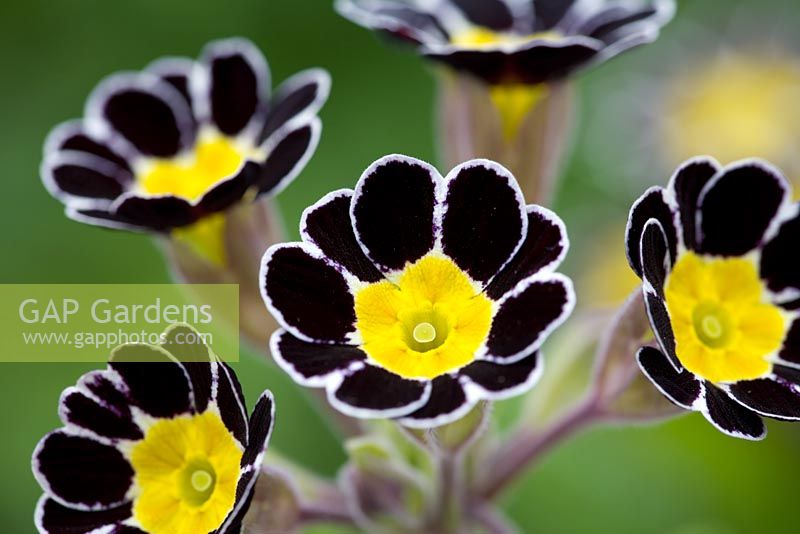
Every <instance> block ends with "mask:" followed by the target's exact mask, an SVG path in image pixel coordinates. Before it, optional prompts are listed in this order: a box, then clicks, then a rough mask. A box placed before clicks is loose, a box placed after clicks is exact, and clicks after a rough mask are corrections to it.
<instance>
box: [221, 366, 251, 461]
mask: <svg viewBox="0 0 800 534" xmlns="http://www.w3.org/2000/svg"><path fill="white" fill-rule="evenodd" d="M217 369H218V373H217V395H216V397H214V398H213V399H212V400H213V402H216V403H217V406H218V407H219V413H220V416H221V417H222V422H223V423H225V426H226V427H227V428H228V430H230V432H231V434H232V435H233V437H235V438H236V440H237V441H239V443H241V444H242V445H245V444H247V442H248V429H247V412H246V411H245V410H246V408H245V404H244V395H243V394H242V386H241V384H239V380H237V379H236V374H235V373H234V372H233V370H232V369H231V368H230V367H229V366H228V365H227V364H225V363H223V362H220V363H219V365H218V366H217Z"/></svg>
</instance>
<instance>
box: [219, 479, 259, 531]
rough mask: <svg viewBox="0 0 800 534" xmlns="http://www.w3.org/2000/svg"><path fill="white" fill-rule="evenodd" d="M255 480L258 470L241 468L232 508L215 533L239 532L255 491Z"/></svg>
mask: <svg viewBox="0 0 800 534" xmlns="http://www.w3.org/2000/svg"><path fill="white" fill-rule="evenodd" d="M257 480H258V470H256V469H254V468H253V467H251V466H247V467H246V468H244V469H242V472H241V474H240V475H239V482H238V483H237V484H236V496H235V501H234V505H233V510H231V512H230V513H229V514H228V517H226V518H225V521H223V522H222V525H220V527H219V529H217V530H216V531H215V534H241V532H242V521H243V520H244V517H245V514H246V513H247V510H249V509H250V504H251V503H252V501H253V492H254V491H255V485H256V481H257Z"/></svg>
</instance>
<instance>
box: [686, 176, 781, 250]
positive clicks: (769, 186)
mask: <svg viewBox="0 0 800 534" xmlns="http://www.w3.org/2000/svg"><path fill="white" fill-rule="evenodd" d="M788 195H789V186H788V184H787V182H786V179H785V178H784V177H783V176H781V175H780V173H779V172H778V171H777V170H776V169H773V168H771V167H769V166H768V165H767V164H765V163H762V162H758V161H748V162H745V163H741V164H738V165H735V166H731V167H728V168H726V169H725V170H724V171H723V172H722V173H720V174H718V175H717V176H715V177H714V178H713V179H712V180H711V181H710V182H709V183H708V184H707V185H706V187H705V188H704V189H703V191H702V192H701V194H700V201H699V206H700V213H699V216H698V217H699V219H698V224H699V226H700V235H699V238H700V241H699V249H700V251H701V252H703V253H706V254H717V255H721V256H740V255H742V254H746V253H747V252H749V251H751V250H753V249H754V248H756V247H757V246H759V245H761V244H762V240H763V238H764V233H765V232H766V231H767V228H768V227H769V225H770V223H772V220H773V219H774V218H775V216H776V214H777V213H778V210H779V209H780V207H781V206H782V205H783V203H784V202H785V201H786V200H787V198H788Z"/></svg>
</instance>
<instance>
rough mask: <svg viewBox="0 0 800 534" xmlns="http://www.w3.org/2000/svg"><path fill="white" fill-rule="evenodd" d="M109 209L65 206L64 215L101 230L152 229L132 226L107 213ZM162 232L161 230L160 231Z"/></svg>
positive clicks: (145, 230)
mask: <svg viewBox="0 0 800 534" xmlns="http://www.w3.org/2000/svg"><path fill="white" fill-rule="evenodd" d="M108 209H109V208H102V207H97V208H80V207H76V206H70V205H67V207H66V209H65V210H64V213H65V214H66V215H67V217H69V218H70V219H72V220H74V221H78V222H80V223H83V224H91V225H94V226H100V227H102V228H113V229H115V230H129V231H132V232H150V231H153V229H152V228H148V227H147V226H142V225H137V224H133V223H132V222H131V221H129V220H128V219H126V218H124V217H121V216H119V215H118V214H116V213H112V212H111V211H108ZM162 231H163V230H162Z"/></svg>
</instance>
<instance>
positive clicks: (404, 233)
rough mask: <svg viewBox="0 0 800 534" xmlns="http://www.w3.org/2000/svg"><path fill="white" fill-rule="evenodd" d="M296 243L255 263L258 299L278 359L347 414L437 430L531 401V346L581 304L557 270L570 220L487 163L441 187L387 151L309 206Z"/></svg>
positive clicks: (465, 167)
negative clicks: (484, 409) (477, 411)
mask: <svg viewBox="0 0 800 534" xmlns="http://www.w3.org/2000/svg"><path fill="white" fill-rule="evenodd" d="M300 233H301V236H302V242H300V243H288V244H283V245H276V246H273V247H271V248H270V249H269V250H268V251H267V253H266V254H265V255H264V259H263V262H262V268H261V289H262V296H263V297H264V302H265V304H266V306H267V307H268V308H269V309H270V311H271V312H272V313H273V315H274V316H275V317H276V318H277V320H278V322H279V323H280V324H281V326H282V329H281V330H279V331H277V332H275V334H274V335H273V336H272V341H271V345H270V347H271V351H272V355H273V357H274V359H275V360H276V362H277V363H278V364H279V365H280V366H281V367H282V368H283V369H284V370H285V371H286V372H287V373H288V374H289V375H290V376H291V377H292V378H293V379H294V380H295V381H296V382H298V383H299V384H302V385H305V386H309V387H318V388H324V389H325V390H326V391H327V395H328V399H329V400H330V402H331V404H332V405H333V406H334V407H335V408H337V409H339V410H340V411H342V412H344V413H345V414H348V415H351V416H353V417H362V418H369V417H389V418H397V419H398V420H399V421H400V422H401V423H402V424H404V425H407V426H412V427H432V426H438V425H442V424H446V423H448V422H450V421H453V420H455V419H457V418H459V417H461V416H463V415H464V414H465V413H467V412H468V411H469V410H470V409H471V408H472V407H473V406H474V405H475V404H476V403H477V402H479V401H481V400H492V399H502V398H506V397H509V396H513V395H518V394H520V393H522V392H524V391H527V390H528V389H530V388H531V387H533V385H534V384H535V382H536V380H537V379H538V377H539V376H540V374H541V372H542V358H541V355H540V353H539V350H538V349H539V348H540V347H541V345H542V343H543V342H544V340H545V339H546V338H547V336H548V335H549V334H550V333H551V332H552V331H553V330H554V329H555V328H556V327H557V326H558V325H560V324H561V323H562V322H563V321H564V320H565V319H566V318H567V316H568V315H569V314H570V313H571V311H572V309H573V307H574V300H575V299H574V294H573V289H572V283H571V281H570V280H569V279H568V278H566V277H564V276H563V275H561V274H558V273H556V272H555V269H556V268H557V267H558V266H559V264H560V263H561V261H562V259H563V258H564V255H565V254H566V250H567V248H568V246H569V242H568V239H567V236H566V232H565V229H564V225H563V223H562V222H561V220H560V219H559V218H558V216H556V215H555V214H554V213H552V212H550V211H548V210H546V209H544V208H541V207H539V206H526V205H525V203H524V200H523V198H522V194H521V193H520V191H519V187H518V186H517V183H516V180H515V179H514V177H513V176H512V175H511V174H510V173H509V172H508V171H507V170H506V169H505V168H503V167H502V166H500V165H498V164H497V163H494V162H491V161H487V160H474V161H469V162H466V163H464V164H462V165H459V166H458V167H456V168H455V169H453V170H452V171H451V172H450V173H449V174H448V175H447V177H443V176H442V175H441V174H440V173H439V172H438V171H437V170H436V169H435V168H433V167H432V166H430V165H429V164H427V163H425V162H422V161H420V160H417V159H414V158H410V157H407V156H400V155H392V156H386V157H384V158H381V159H380V160H378V161H376V162H375V163H373V164H372V165H371V166H369V168H367V170H366V171H365V172H364V173H363V175H362V176H361V178H360V179H359V181H358V183H357V184H356V187H355V190H354V191H351V190H339V191H334V192H332V193H330V194H328V195H326V196H325V197H323V198H322V199H321V200H320V201H319V202H317V203H316V204H314V205H312V206H311V207H309V208H308V209H306V211H305V212H304V214H303V218H302V222H301V226H300ZM301 304H302V305H301ZM410 362H411V363H410Z"/></svg>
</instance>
